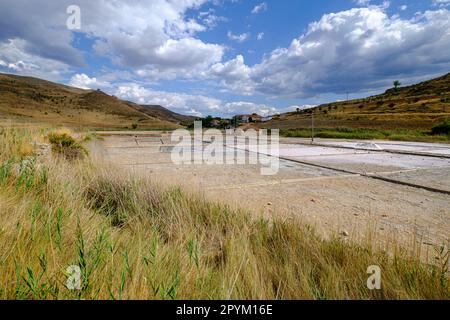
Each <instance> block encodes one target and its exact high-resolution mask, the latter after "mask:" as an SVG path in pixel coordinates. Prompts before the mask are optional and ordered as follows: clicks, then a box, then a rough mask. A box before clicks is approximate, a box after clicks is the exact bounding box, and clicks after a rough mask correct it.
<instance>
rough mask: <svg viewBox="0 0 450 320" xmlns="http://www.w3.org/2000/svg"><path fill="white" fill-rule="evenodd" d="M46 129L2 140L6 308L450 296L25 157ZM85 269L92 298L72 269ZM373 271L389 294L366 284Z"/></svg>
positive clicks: (339, 252) (394, 268)
mask: <svg viewBox="0 0 450 320" xmlns="http://www.w3.org/2000/svg"><path fill="white" fill-rule="evenodd" d="M42 134H45V132H42V131H40V130H34V131H33V130H25V129H24V130H19V129H7V130H4V131H3V132H2V133H1V134H0V221H2V223H1V229H0V242H1V243H2V246H1V247H0V298H1V299H78V298H81V299H448V298H449V288H450V287H449V281H448V277H447V275H446V272H447V263H448V250H446V249H445V248H444V249H442V251H439V252H437V258H438V259H437V260H436V265H435V266H427V265H424V264H422V263H420V262H419V261H417V260H414V259H413V258H409V257H405V256H401V254H400V253H397V254H396V255H395V256H394V257H391V258H390V257H389V256H388V255H387V254H386V253H383V252H378V251H373V250H371V249H369V248H365V247H362V246H357V245H353V244H350V243H345V242H343V241H341V240H339V239H332V240H326V241H325V240H322V239H320V238H319V237H318V236H317V235H316V234H315V232H314V230H313V229H312V228H310V227H308V226H306V225H303V224H300V223H298V222H297V221H296V220H293V219H288V220H279V219H275V220H270V221H269V220H263V219H253V218H250V215H249V214H247V213H246V212H239V211H236V210H231V209H230V208H228V207H226V206H221V205H217V204H214V203H210V202H207V201H206V200H204V199H201V198H200V197H198V196H196V195H192V194H186V193H184V192H183V191H182V190H180V189H177V188H175V189H164V188H162V187H161V186H158V185H155V184H153V183H151V182H149V181H148V180H144V179H140V178H138V177H133V176H129V175H125V174H123V173H121V172H120V171H118V170H117V169H116V168H111V167H108V166H107V165H106V164H93V163H92V162H90V161H89V160H88V159H85V160H75V161H72V162H68V161H66V160H64V159H62V158H57V159H48V160H45V161H44V160H40V159H36V158H34V157H31V158H30V157H28V158H25V159H21V157H19V156H18V155H19V152H18V150H20V149H21V148H22V145H23V144H26V143H31V142H32V141H33V139H34V138H33V137H34V136H41V135H42ZM70 265H78V266H79V267H80V268H81V271H82V277H83V278H82V279H83V285H82V288H81V290H80V291H76V290H75V291H71V290H68V289H67V288H66V286H65V284H66V280H67V274H66V270H67V267H68V266H70ZM370 265H378V266H380V267H381V270H382V290H379V291H370V290H368V289H367V287H366V280H367V277H368V275H367V274H366V270H367V268H368V266H370Z"/></svg>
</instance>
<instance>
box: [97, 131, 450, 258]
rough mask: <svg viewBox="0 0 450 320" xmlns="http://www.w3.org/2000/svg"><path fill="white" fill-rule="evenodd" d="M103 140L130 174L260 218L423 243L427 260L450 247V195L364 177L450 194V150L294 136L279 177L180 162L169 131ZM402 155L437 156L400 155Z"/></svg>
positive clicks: (108, 154)
mask: <svg viewBox="0 0 450 320" xmlns="http://www.w3.org/2000/svg"><path fill="white" fill-rule="evenodd" d="M102 135H104V140H103V141H100V142H98V144H99V145H98V146H97V148H95V149H96V154H97V155H98V156H101V157H103V158H104V159H106V160H108V161H112V162H113V163H115V164H117V165H119V166H121V167H123V168H125V169H126V170H130V171H133V172H136V173H138V174H140V175H146V176H149V177H151V178H152V179H154V180H157V181H161V182H165V183H168V184H174V185H181V186H182V187H184V188H186V189H187V190H194V191H196V192H200V193H201V194H203V195H204V196H205V197H207V198H208V199H212V200H214V201H220V202H224V203H227V204H229V205H232V206H236V207H241V208H246V209H249V210H250V211H251V212H253V213H254V214H257V215H263V216H265V217H271V216H280V217H292V216H294V217H297V218H299V219H301V220H303V221H305V222H306V223H309V224H311V225H314V226H315V227H316V228H317V230H318V231H319V232H320V233H321V234H322V235H323V236H325V237H329V236H332V235H341V236H342V237H345V238H348V239H355V240H358V241H359V240H364V239H366V240H367V239H369V238H370V239H372V240H373V239H374V238H375V239H377V241H378V242H379V243H382V244H383V246H386V245H392V244H400V245H402V246H405V245H406V246H410V247H411V249H412V250H413V249H414V250H415V249H416V248H417V244H419V247H420V248H421V250H422V252H420V254H421V255H423V254H425V255H427V256H428V253H429V252H431V251H433V249H432V247H433V246H435V245H441V244H447V245H448V244H449V235H450V195H448V194H445V192H444V193H439V192H431V191H427V190H424V189H421V188H414V187H408V186H404V185H399V184H395V183H389V182H385V181H380V180H375V179H371V178H368V177H365V176H362V175H361V174H367V173H370V174H376V175H380V176H383V177H388V178H390V179H394V180H398V181H404V182H408V183H414V184H417V185H421V186H426V187H432V188H436V189H439V190H443V191H449V192H450V157H449V155H450V152H449V151H450V146H449V145H445V144H432V143H408V142H386V141H375V142H373V143H375V144H376V145H372V144H368V143H367V142H361V141H336V140H322V141H320V144H321V146H312V145H307V144H306V142H307V140H305V139H295V138H288V139H282V140H281V144H280V156H281V157H282V158H283V159H285V160H280V169H279V172H278V174H276V175H273V176H263V175H261V170H260V169H261V167H260V165H250V164H247V165H176V164H174V163H173V162H172V159H171V151H172V146H173V144H172V143H171V142H170V136H169V135H168V134H165V133H161V134H160V133H155V132H151V133H145V132H139V133H133V134H128V133H123V132H122V133H102ZM323 145H326V146H323ZM341 147H351V148H355V149H345V148H341ZM237 148H238V150H237V151H236V152H239V153H243V154H246V153H247V152H246V149H249V146H242V145H241V146H238V147H237ZM370 148H374V150H375V149H376V150H377V151H370V150H369V151H368V150H367V149H370ZM358 149H359V150H358ZM383 150H390V151H391V152H383ZM395 150H400V151H407V152H412V153H414V152H420V153H428V154H430V155H434V157H429V156H426V155H410V154H396V153H392V151H395ZM193 151H194V152H200V151H201V148H200V149H198V148H194V149H193ZM226 152H233V153H234V152H235V150H234V149H232V148H228V149H227V151H226ZM439 155H442V157H437V156H439ZM262 157H264V156H262ZM290 160H294V161H290ZM295 161H301V162H307V163H311V164H316V165H320V166H324V167H329V168H332V169H325V168H319V167H314V166H310V165H305V164H300V163H297V162H295ZM333 169H342V170H345V171H348V172H341V171H337V170H333ZM413 247H414V248H413ZM430 254H431V253H430Z"/></svg>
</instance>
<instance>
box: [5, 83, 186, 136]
mask: <svg viewBox="0 0 450 320" xmlns="http://www.w3.org/2000/svg"><path fill="white" fill-rule="evenodd" d="M10 120H11V121H13V122H14V123H24V124H27V123H49V124H52V125H65V126H73V127H85V128H98V129H101V128H108V129H111V128H117V129H121V128H123V129H126V128H139V129H175V128H179V127H181V125H180V124H179V123H180V122H181V121H174V119H173V117H167V118H165V117H164V114H161V113H157V112H155V113H152V110H151V109H147V108H145V107H143V106H140V105H137V104H135V103H132V102H128V101H123V100H120V99H118V98H116V97H114V96H110V95H107V94H106V93H104V92H102V91H93V90H82V89H77V88H72V87H69V86H65V85H61V84H57V83H53V82H49V81H45V80H41V79H37V78H31V77H22V76H16V75H9V74H0V122H5V121H10Z"/></svg>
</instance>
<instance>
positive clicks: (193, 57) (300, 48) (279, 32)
mask: <svg viewBox="0 0 450 320" xmlns="http://www.w3.org/2000/svg"><path fill="white" fill-rule="evenodd" d="M72 4H76V5H77V6H78V7H79V8H80V12H81V17H80V27H81V28H80V29H77V30H70V29H68V28H67V24H66V21H67V18H68V17H69V14H67V12H66V10H67V7H68V6H69V5H72ZM449 4H450V0H419V1H406V0H391V1H376V0H372V1H368V0H315V1H307V0H291V1H288V0H283V1H279V0H278V1H276V0H265V1H262V0H179V1H177V0H171V1H169V0H147V1H145V0H129V1H120V0H117V1H107V0H99V1H87V0H79V1H65V0H62V1H56V0H53V1H50V0H42V1H37V0H34V1H33V0H31V1H30V0H2V2H1V3H0V72H7V73H16V74H22V75H31V76H37V77H40V78H45V79H48V80H52V81H57V82H61V83H65V84H69V85H73V86H77V87H81V88H86V89H87V88H90V89H98V88H100V89H102V90H104V91H105V92H107V93H109V94H113V95H116V96H119V97H121V98H124V99H128V100H131V101H135V102H137V103H142V104H161V105H163V106H165V107H168V108H170V109H172V110H174V111H177V112H180V113H184V114H192V115H198V116H200V115H203V116H206V115H209V114H211V115H218V116H231V115H234V114H240V113H251V112H258V113H260V114H263V115H266V114H273V113H277V112H284V111H288V110H293V109H295V108H297V107H308V106H311V105H317V104H320V103H324V102H330V101H335V100H340V99H344V98H345V96H346V94H347V92H349V94H350V97H362V96H367V95H370V94H375V93H378V92H382V91H383V90H385V89H386V88H388V87H389V86H390V85H391V83H392V81H393V80H396V79H398V80H400V81H401V82H402V83H404V84H409V83H414V82H417V81H421V80H424V79H429V78H431V77H434V76H437V75H441V74H445V73H448V72H449V71H450V55H449V54H448V52H450V31H449V30H450V12H449V10H448V9H449V8H448V6H449Z"/></svg>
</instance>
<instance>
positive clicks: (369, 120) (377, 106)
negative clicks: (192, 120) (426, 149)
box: [261, 74, 450, 130]
mask: <svg viewBox="0 0 450 320" xmlns="http://www.w3.org/2000/svg"><path fill="white" fill-rule="evenodd" d="M311 112H314V118H315V126H316V127H317V128H366V129H367V128H373V129H414V130H416V129H423V130H430V129H431V128H432V127H433V126H435V125H436V124H438V123H440V122H442V121H444V120H445V119H447V118H450V74H447V75H445V76H443V77H440V78H437V79H433V80H430V81H425V82H422V83H419V84H416V85H412V86H408V87H403V88H399V89H398V90H395V89H390V90H388V91H386V93H384V94H381V95H377V96H373V97H369V98H365V99H356V100H350V101H343V102H335V103H330V104H325V105H321V106H318V107H316V108H314V109H313V110H312V111H311V110H303V111H302V110H300V111H299V112H290V113H286V114H282V115H280V116H276V117H275V118H274V120H273V121H270V122H268V123H266V124H262V125H261V127H264V128H281V129H301V128H309V127H310V126H311Z"/></svg>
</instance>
